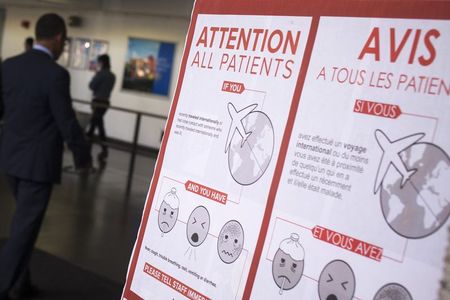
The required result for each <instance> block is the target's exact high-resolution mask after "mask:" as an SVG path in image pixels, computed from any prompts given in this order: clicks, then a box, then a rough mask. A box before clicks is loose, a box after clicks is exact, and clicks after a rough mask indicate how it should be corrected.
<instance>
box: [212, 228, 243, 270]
mask: <svg viewBox="0 0 450 300" xmlns="http://www.w3.org/2000/svg"><path fill="white" fill-rule="evenodd" d="M243 247H244V229H243V228H242V225H241V224H240V223H239V222H238V221H236V220H231V221H228V222H227V223H225V225H223V227H222V229H221V230H220V233H219V237H218V239H217V253H218V254H219V257H220V259H221V260H222V261H223V262H224V263H226V264H231V263H233V262H235V261H236V260H237V259H238V258H239V256H240V255H241V252H242V249H243Z"/></svg>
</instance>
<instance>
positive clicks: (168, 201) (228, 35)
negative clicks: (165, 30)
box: [130, 14, 311, 299]
mask: <svg viewBox="0 0 450 300" xmlns="http://www.w3.org/2000/svg"><path fill="white" fill-rule="evenodd" d="M310 22H311V18H310V17H286V16H252V15H248V16H239V18H237V17H236V16H233V15H206V14H199V15H198V17H197V19H196V23H195V31H194V34H193V37H192V45H191V48H190V50H189V54H188V56H187V61H186V69H185V73H184V76H183V79H182V83H181V91H180V94H179V98H178V103H177V106H176V109H175V112H174V117H173V124H172V126H171V131H170V133H169V134H170V139H169V140H168V143H167V148H166V149H165V153H164V162H163V164H162V168H161V173H160V175H159V179H158V181H157V183H156V184H157V185H156V189H155V191H156V192H155V194H154V196H152V195H150V196H149V199H148V201H147V205H151V208H150V213H149V215H148V221H147V222H146V227H145V228H142V227H141V231H142V230H144V232H143V236H142V243H141V244H140V247H139V246H138V247H139V248H136V249H135V250H134V251H135V254H134V255H136V257H137V262H136V266H135V267H134V268H133V267H132V270H131V272H133V281H132V283H131V285H130V291H131V292H133V293H134V294H136V295H138V296H139V297H140V298H143V299H172V298H174V299H179V298H180V296H181V295H183V296H185V297H187V298H191V299H240V298H241V297H242V295H243V292H244V287H245V284H246V280H247V276H248V273H249V269H250V265H251V262H252V258H253V253H254V250H255V247H256V243H257V239H258V236H259V233H260V227H261V222H262V219H263V215H264V211H265V208H266V203H267V199H268V193H269V189H270V186H271V182H272V178H273V173H274V169H275V166H276V163H277V160H278V156H279V151H280V145H281V140H282V137H283V134H284V131H285V126H286V122H287V118H288V114H289V111H290V108H291V103H292V99H293V97H294V92H295V88H296V84H297V79H298V76H299V71H300V67H301V63H302V58H303V54H304V49H305V45H306V41H307V38H308V32H309V26H310ZM150 203H151V204H150ZM224 274H226V276H224Z"/></svg>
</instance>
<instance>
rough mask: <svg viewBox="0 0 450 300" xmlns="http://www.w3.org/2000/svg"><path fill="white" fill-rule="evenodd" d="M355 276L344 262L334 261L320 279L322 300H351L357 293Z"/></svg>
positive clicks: (328, 265) (326, 267)
mask: <svg viewBox="0 0 450 300" xmlns="http://www.w3.org/2000/svg"><path fill="white" fill-rule="evenodd" d="M355 286H356V282H355V275H354V274H353V270H352V269H351V268H350V266H349V265H348V264H347V263H346V262H345V261H343V260H333V261H331V262H330V263H328V264H327V265H326V266H325V268H324V269H323V270H322V273H321V274H320V277H319V298H320V300H351V299H352V298H353V295H354V293H355Z"/></svg>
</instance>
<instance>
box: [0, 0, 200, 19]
mask: <svg viewBox="0 0 450 300" xmlns="http://www.w3.org/2000/svg"><path fill="white" fill-rule="evenodd" d="M193 4H194V0H0V6H3V7H8V6H16V7H17V6H19V7H39V8H58V9H66V10H96V11H104V12H113V13H123V14H139V15H153V16H165V17H181V18H189V17H190V15H191V11H192V7H193Z"/></svg>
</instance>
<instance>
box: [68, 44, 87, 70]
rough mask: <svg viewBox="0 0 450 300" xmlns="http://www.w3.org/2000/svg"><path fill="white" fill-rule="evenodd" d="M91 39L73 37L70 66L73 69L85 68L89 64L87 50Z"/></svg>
mask: <svg viewBox="0 0 450 300" xmlns="http://www.w3.org/2000/svg"><path fill="white" fill-rule="evenodd" d="M91 43H92V42H91V40H90V39H86V38H75V39H73V43H72V52H71V53H72V57H71V59H70V67H72V68H75V69H83V70H84V69H87V67H88V65H89V51H90V48H91Z"/></svg>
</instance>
